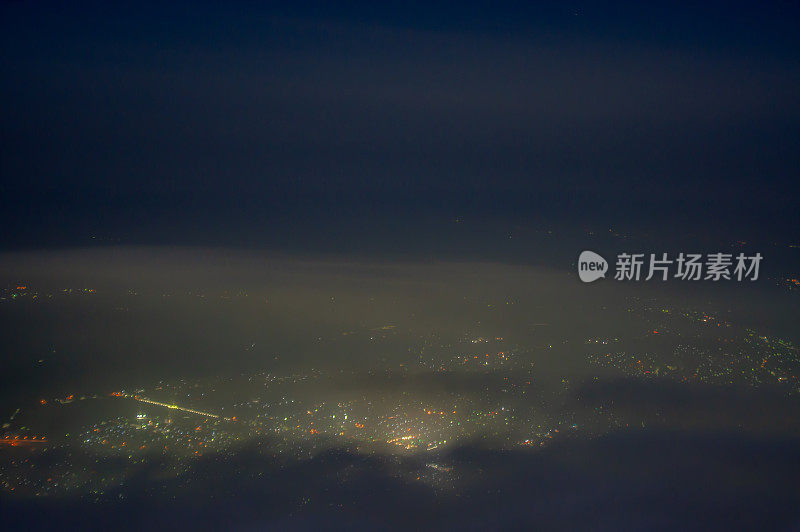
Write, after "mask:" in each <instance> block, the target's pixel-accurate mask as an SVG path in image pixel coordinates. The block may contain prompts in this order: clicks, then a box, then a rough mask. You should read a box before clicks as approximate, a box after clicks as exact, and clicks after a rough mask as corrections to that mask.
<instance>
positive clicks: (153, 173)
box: [0, 2, 800, 250]
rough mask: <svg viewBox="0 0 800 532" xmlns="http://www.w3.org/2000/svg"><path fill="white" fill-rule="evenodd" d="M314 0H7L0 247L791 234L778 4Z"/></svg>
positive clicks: (795, 135) (785, 23)
mask: <svg viewBox="0 0 800 532" xmlns="http://www.w3.org/2000/svg"><path fill="white" fill-rule="evenodd" d="M329 4H330V3H328V2H321V3H319V4H305V5H303V6H293V7H288V6H283V7H272V8H265V7H263V6H260V5H257V3H252V4H249V3H241V4H237V5H236V6H222V5H211V4H202V5H200V4H182V5H170V6H163V5H142V4H140V3H136V4H130V5H127V6H120V5H118V4H116V3H114V5H113V6H110V5H106V4H105V3H98V4H96V5H89V4H86V5H83V6H82V7H75V6H69V7H67V6H63V5H59V4H56V5H48V4H46V3H39V2H11V3H4V4H3V5H2V8H0V9H2V14H1V15H0V39H2V56H1V61H2V66H1V67H0V69H2V70H1V71H0V72H2V75H0V101H2V104H0V105H1V107H0V112H2V128H0V177H1V178H2V198H3V213H2V215H0V216H1V221H2V223H3V225H4V227H5V230H4V231H3V236H2V241H1V242H0V245H2V246H3V247H4V248H16V247H30V246H34V247H41V246H51V245H59V246H63V245H85V244H90V243H92V240H91V237H92V236H95V237H96V239H98V240H99V239H111V240H114V239H120V241H122V242H130V243H145V244H152V243H169V244H207V243H216V244H231V245H237V244H247V245H258V246H266V247H281V246H285V245H286V242H287V241H290V240H291V241H297V242H303V243H304V244H300V246H299V247H301V248H302V247H303V246H306V247H308V248H309V249H311V250H313V248H314V247H315V246H318V245H321V244H320V243H321V242H327V243H330V242H345V241H352V240H353V239H355V240H357V241H358V240H359V239H363V240H364V241H369V240H380V239H381V238H382V237H383V236H387V237H391V238H393V239H396V240H397V241H398V242H401V243H405V244H398V245H406V246H408V247H409V248H413V245H414V244H413V242H414V241H415V240H416V238H417V236H418V235H421V234H423V233H424V232H425V231H426V229H427V228H429V226H430V225H431V221H437V222H438V221H445V222H446V221H448V220H451V219H453V218H454V217H462V218H464V219H465V220H467V221H472V222H474V223H476V224H477V225H476V226H481V225H482V224H485V223H493V224H500V225H502V224H509V227H516V226H518V225H525V224H531V225H536V224H541V223H558V224H567V225H569V224H575V223H588V224H597V225H599V226H600V227H603V226H604V225H608V224H613V225H615V226H626V227H629V228H630V227H636V226H648V227H663V224H664V222H665V221H668V222H671V223H675V222H680V223H681V224H683V225H686V226H690V225H691V226H701V225H707V226H713V227H715V228H717V229H719V228H721V229H720V230H721V231H722V232H723V233H724V232H725V231H729V234H725V235H724V236H726V237H730V238H733V237H734V236H736V235H738V234H739V232H742V231H744V232H747V231H750V232H755V233H762V234H770V235H773V234H777V233H782V236H785V237H786V238H792V237H794V236H796V235H795V234H793V232H794V231H795V230H796V227H798V221H799V218H798V217H799V216H800V215H798V213H797V211H798V209H797V208H796V207H797V200H796V195H795V194H794V191H795V187H796V185H797V179H796V176H797V173H798V168H799V165H798V163H799V162H800V150H798V149H797V145H798V140H800V90H798V87H799V86H800V84H799V83H798V82H800V46H799V45H800V32H798V22H799V21H800V18H798V14H799V10H798V8H797V5H796V4H791V3H786V4H783V5H781V4H767V5H765V4H763V3H753V5H750V6H746V5H745V6H742V5H738V4H732V3H730V2H725V3H717V4H707V5H705V6H694V7H684V8H676V7H674V6H668V5H662V6H654V5H652V4H651V3H649V2H648V3H646V4H648V5H647V6H643V5H635V4H634V5H625V4H614V5H608V4H605V3H604V4H602V5H601V4H600V3H598V4H588V3H571V4H565V3H563V2H554V3H552V4H540V3H530V5H529V4H528V3H522V2H521V3H519V4H516V5H514V4H512V5H510V6H508V7H505V8H500V7H497V6H496V5H492V4H489V3H487V4H483V5H478V4H469V3H453V4H449V5H440V6H438V7H433V8H432V7H430V6H428V5H426V3H421V4H420V5H414V4H411V5H403V6H400V5H399V4H397V5H395V4H387V3H383V2H372V3H364V4H357V3H355V4H349V5H348V7H344V8H340V7H332V6H331V5H329ZM434 225H435V224H434ZM669 227H672V226H669ZM322 228H324V230H323V229H322ZM734 233H735V234H734ZM443 238H445V237H443ZM329 245H330V244H329ZM335 245H336V244H334V247H335ZM356 247H358V246H356Z"/></svg>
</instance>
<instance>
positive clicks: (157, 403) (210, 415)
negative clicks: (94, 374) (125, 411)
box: [111, 392, 230, 421]
mask: <svg viewBox="0 0 800 532" xmlns="http://www.w3.org/2000/svg"><path fill="white" fill-rule="evenodd" d="M111 395H113V396H114V397H128V398H130V399H133V400H135V401H139V402H141V403H147V404H148V405H155V406H163V407H164V408H169V409H170V410H180V411H181V412H188V413H189V414H197V415H198V416H205V417H210V418H213V419H224V420H225V421H230V418H227V417H221V416H219V415H217V414H211V413H209V412H202V411H200V410H194V409H192V408H185V407H183V406H178V405H171V404H168V403H162V402H159V401H153V400H152V399H147V398H145V397H140V396H138V395H128V394H124V393H120V392H115V393H112V394H111Z"/></svg>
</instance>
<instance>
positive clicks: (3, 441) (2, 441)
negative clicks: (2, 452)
mask: <svg viewBox="0 0 800 532" xmlns="http://www.w3.org/2000/svg"><path fill="white" fill-rule="evenodd" d="M38 443H47V440H46V439H44V438H40V439H36V437H35V436H34V437H33V438H28V437H27V436H25V437H23V438H19V437H17V438H0V445H11V446H12V447H16V446H18V445H34V444H38Z"/></svg>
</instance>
